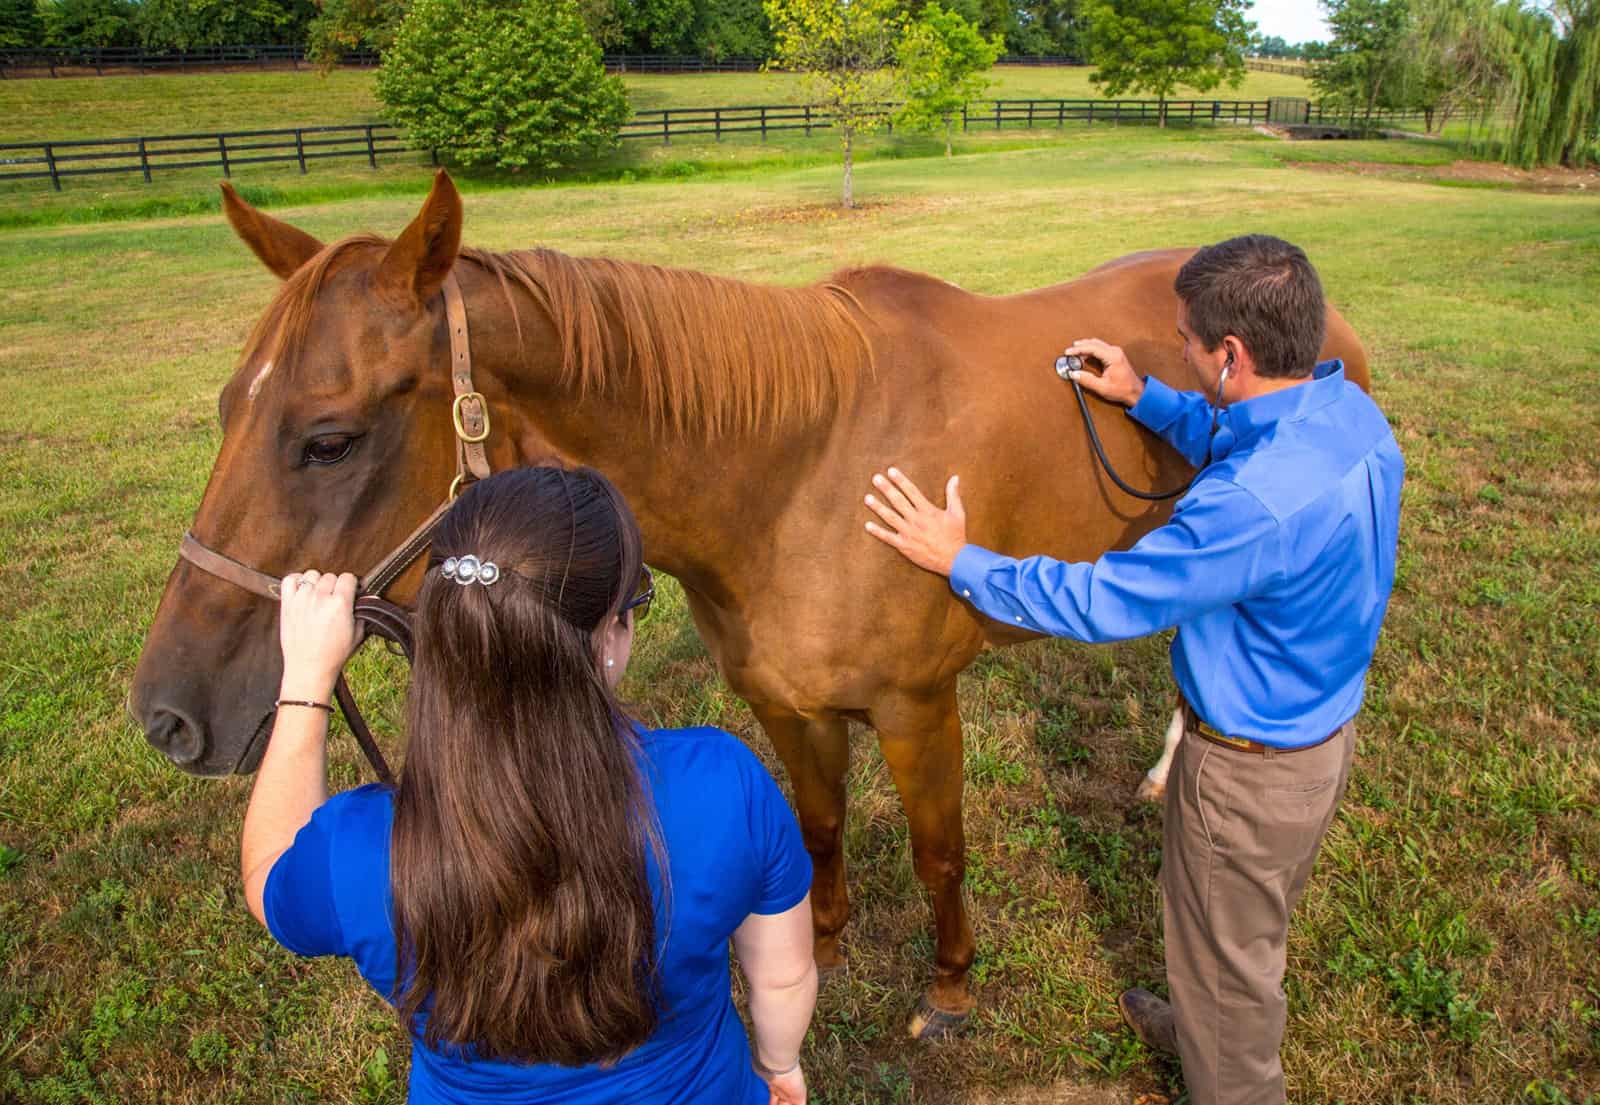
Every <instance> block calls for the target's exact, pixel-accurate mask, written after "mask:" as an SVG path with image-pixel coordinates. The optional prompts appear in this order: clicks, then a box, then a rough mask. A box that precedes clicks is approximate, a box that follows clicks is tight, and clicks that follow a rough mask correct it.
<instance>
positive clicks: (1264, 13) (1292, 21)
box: [1245, 0, 1329, 43]
mask: <svg viewBox="0 0 1600 1105" xmlns="http://www.w3.org/2000/svg"><path fill="white" fill-rule="evenodd" d="M1245 18H1246V19H1248V20H1250V21H1251V22H1253V23H1254V24H1255V25H1256V32H1257V33H1258V34H1260V35H1262V36H1263V37H1265V36H1267V35H1277V36H1278V37H1279V38H1281V39H1283V40H1284V41H1285V42H1289V43H1296V42H1313V41H1315V42H1326V41H1328V38H1329V35H1328V25H1327V24H1326V23H1324V22H1323V21H1322V9H1321V8H1320V7H1318V6H1317V0H1256V2H1255V6H1254V7H1252V8H1251V9H1250V10H1249V11H1248V12H1246V13H1245Z"/></svg>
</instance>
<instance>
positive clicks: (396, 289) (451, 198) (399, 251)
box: [377, 169, 461, 307]
mask: <svg viewBox="0 0 1600 1105" xmlns="http://www.w3.org/2000/svg"><path fill="white" fill-rule="evenodd" d="M460 249H461V193H459V192H457V191H456V186H455V183H454V182H453V181H452V180H451V179H450V174H449V173H447V172H445V171H444V170H443V169H440V170H439V172H438V173H437V174H436V175H435V176H434V178H433V188H432V190H431V191H429V192H428V198H427V199H426V200H424V201H423V202H422V210H421V212H419V213H418V215H417V217H416V218H415V219H412V220H411V225H410V226H408V227H406V228H405V230H404V231H402V232H401V234H400V237H398V238H396V239H395V240H394V241H393V242H392V243H391V244H390V246H389V252H387V253H385V254H384V255H383V261H382V262H380V263H379V265H378V275H377V288H378V291H379V293H380V294H382V295H383V296H385V297H386V298H388V299H389V300H390V301H391V302H393V303H395V304H397V305H399V306H402V307H420V306H421V305H422V304H423V303H425V302H427V300H428V299H429V297H431V296H432V295H433V294H434V293H435V292H437V291H438V290H439V287H440V286H441V285H442V284H443V283H444V278H445V277H446V276H448V275H450V266H452V265H454V264H455V263H456V253H457V252H458V251H459V250H460Z"/></svg>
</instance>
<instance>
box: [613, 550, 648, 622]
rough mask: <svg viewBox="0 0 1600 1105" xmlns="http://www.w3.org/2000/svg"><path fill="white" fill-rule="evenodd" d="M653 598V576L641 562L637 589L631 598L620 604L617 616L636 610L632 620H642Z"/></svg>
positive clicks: (645, 616)
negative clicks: (620, 607)
mask: <svg viewBox="0 0 1600 1105" xmlns="http://www.w3.org/2000/svg"><path fill="white" fill-rule="evenodd" d="M655 598H656V580H655V577H654V576H652V575H651V574H650V569H649V568H646V567H645V566H644V565H642V564H641V565H640V566H639V591H638V593H637V594H635V595H634V596H633V598H631V599H629V600H628V601H627V602H625V603H623V604H622V609H621V610H618V611H617V617H619V618H620V617H622V615H624V614H626V613H627V612H628V611H630V610H637V611H638V613H637V614H635V615H634V616H633V617H634V620H635V621H642V620H643V619H645V618H647V617H649V616H650V604H651V603H652V602H654V601H655Z"/></svg>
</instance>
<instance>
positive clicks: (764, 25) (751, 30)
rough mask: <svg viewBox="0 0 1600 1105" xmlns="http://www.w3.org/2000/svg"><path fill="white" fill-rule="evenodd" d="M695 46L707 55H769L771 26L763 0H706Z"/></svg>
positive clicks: (763, 58) (713, 56)
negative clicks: (762, 8) (762, 3)
mask: <svg viewBox="0 0 1600 1105" xmlns="http://www.w3.org/2000/svg"><path fill="white" fill-rule="evenodd" d="M694 50H695V53H697V54H699V55H700V56H701V57H707V58H761V59H762V60H765V59H767V58H770V57H771V56H772V26H771V24H769V23H768V22H767V13H766V12H764V11H762V10H761V0H704V2H703V4H702V6H701V8H700V14H699V21H698V23H697V24H696V26H695V34H694Z"/></svg>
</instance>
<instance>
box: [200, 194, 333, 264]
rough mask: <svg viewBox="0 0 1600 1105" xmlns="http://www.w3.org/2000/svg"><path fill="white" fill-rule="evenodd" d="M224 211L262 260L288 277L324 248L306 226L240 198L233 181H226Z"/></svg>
mask: <svg viewBox="0 0 1600 1105" xmlns="http://www.w3.org/2000/svg"><path fill="white" fill-rule="evenodd" d="M222 213H223V214H225V215H227V216H228V221H229V222H230V223H232V224H233V232H234V233H235V234H237V235H239V237H240V238H241V239H243V240H244V244H245V245H247V246H249V247H250V252H251V253H254V254H255V255H256V256H257V257H259V258H261V263H262V264H263V265H265V266H267V268H269V269H271V270H272V271H273V272H275V273H277V274H278V277H279V279H282V280H287V279H289V277H291V276H293V275H294V272H295V270H296V269H298V268H299V267H300V266H301V265H303V264H305V263H306V262H307V261H309V260H311V258H313V257H315V256H316V255H317V254H319V253H321V252H322V243H321V242H319V241H317V240H316V239H315V238H313V237H312V236H311V235H309V234H307V233H306V232H305V231H304V230H297V229H295V228H294V227H292V226H290V225H289V224H288V223H283V222H279V221H278V220H277V219H274V218H273V217H272V216H270V215H263V214H262V213H261V212H259V211H257V210H256V209H255V208H254V207H251V206H250V205H249V204H248V203H246V202H244V200H242V199H240V198H239V193H238V192H235V191H234V190H233V185H231V184H229V183H228V182H227V181H223V183H222Z"/></svg>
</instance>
